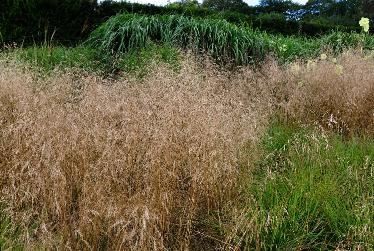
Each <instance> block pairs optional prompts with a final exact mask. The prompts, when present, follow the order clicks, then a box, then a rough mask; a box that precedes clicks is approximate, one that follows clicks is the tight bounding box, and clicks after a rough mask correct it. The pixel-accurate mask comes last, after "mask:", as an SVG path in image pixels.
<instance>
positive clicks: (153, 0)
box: [127, 0, 307, 5]
mask: <svg viewBox="0 0 374 251" xmlns="http://www.w3.org/2000/svg"><path fill="white" fill-rule="evenodd" d="M169 1H170V2H175V0H169ZM127 2H134V3H142V4H147V3H150V4H154V5H165V4H167V3H168V0H127ZM199 2H202V0H199ZM244 2H246V3H247V4H248V5H257V4H258V2H259V0H244ZM294 2H297V3H301V4H305V3H306V2H307V0H294Z"/></svg>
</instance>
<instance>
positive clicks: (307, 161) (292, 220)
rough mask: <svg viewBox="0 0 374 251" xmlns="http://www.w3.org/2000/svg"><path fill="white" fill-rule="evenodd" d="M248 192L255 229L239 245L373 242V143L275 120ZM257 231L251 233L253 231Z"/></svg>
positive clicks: (330, 246)
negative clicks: (253, 233)
mask: <svg viewBox="0 0 374 251" xmlns="http://www.w3.org/2000/svg"><path fill="white" fill-rule="evenodd" d="M262 147H263V150H264V155H263V158H262V159H261V160H260V162H259V164H258V168H256V169H255V171H254V175H255V177H256V178H255V180H254V181H253V182H252V184H251V185H250V187H249V189H248V191H249V194H250V196H249V197H251V198H252V200H251V201H250V202H249V203H250V205H249V209H248V211H247V215H246V217H247V218H248V219H247V221H249V222H254V225H255V227H256V228H257V229H256V230H254V229H245V228H244V229H242V231H243V232H246V231H247V232H246V233H247V234H246V235H245V236H244V238H243V240H244V241H243V242H242V247H243V248H244V249H245V247H249V246H251V247H253V246H256V247H261V249H264V250H268V249H270V250H284V249H308V250H335V249H336V248H338V247H340V248H344V247H357V248H358V247H361V248H363V249H364V250H370V249H371V247H373V245H374V242H373V240H374V239H373V238H372V237H373V234H374V222H373V215H374V206H373V202H372V200H373V196H374V177H373V164H374V162H373V161H374V159H373V156H374V141H373V140H372V139H363V138H361V139H358V138H357V139H356V138H353V139H349V140H346V139H343V138H342V137H341V136H336V135H335V136H334V135H328V136H326V135H322V134H321V133H320V132H312V131H310V130H306V129H302V128H299V127H298V126H290V125H286V124H283V123H275V124H273V125H272V126H271V127H270V130H269V132H268V135H267V136H266V137H265V139H264V140H263V142H262ZM252 231H253V232H256V231H259V232H260V233H261V234H260V235H259V236H258V237H257V238H255V237H254V236H251V232H252Z"/></svg>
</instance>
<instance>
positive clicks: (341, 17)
mask: <svg viewBox="0 0 374 251" xmlns="http://www.w3.org/2000/svg"><path fill="white" fill-rule="evenodd" d="M270 2H271V1H270ZM278 2H279V1H278ZM283 2H284V1H280V3H275V4H264V5H262V6H256V7H250V6H248V5H246V4H245V3H243V2H241V1H223V0H220V1H218V0H217V1H215V0H212V1H206V2H204V4H202V5H201V6H199V5H198V4H197V3H196V2H193V1H192V2H189V1H183V2H182V3H172V4H169V5H167V6H165V7H160V6H154V5H142V4H137V3H128V2H115V1H110V0H109V1H103V2H100V4H98V3H97V2H96V0H79V1H73V0H62V1H56V0H55V1H47V0H16V1H14V0H4V1H0V41H2V42H4V43H11V42H17V43H27V44H30V43H34V42H36V43H39V42H42V43H44V42H45V41H50V40H54V41H58V42H59V43H63V44H68V45H71V44H74V43H77V42H79V41H82V40H85V39H86V38H87V36H88V34H89V33H90V32H91V31H92V30H93V29H95V28H96V27H97V26H99V25H100V24H101V23H102V22H104V21H106V20H107V19H108V18H110V17H111V16H113V15H116V14H118V13H138V14H147V15H175V14H182V15H185V16H190V17H204V18H213V19H224V20H226V21H228V22H232V23H234V24H245V25H246V26H250V27H252V28H259V29H260V30H264V31H267V32H270V33H280V34H283V35H307V36H316V35H320V34H324V33H328V32H330V31H331V30H337V29H338V30H340V31H345V32H350V31H359V27H358V25H357V21H358V19H359V18H360V17H361V15H369V14H368V13H365V12H364V11H362V10H360V9H359V7H360V6H361V5H357V6H356V5H354V4H351V5H352V6H353V7H354V8H353V7H350V6H351V5H349V4H348V2H349V1H348V2H347V4H345V5H343V3H342V2H339V4H338V5H337V6H338V7H336V6H335V5H333V6H330V5H329V4H327V3H326V4H322V5H316V3H314V4H312V3H308V4H307V5H305V6H301V5H296V4H294V3H290V2H289V1H285V3H283ZM349 3H350V2H349ZM227 4H229V5H230V6H231V7H230V8H226V7H224V8H222V6H226V5H227ZM217 5H218V6H221V7H217ZM235 6H236V7H235ZM316 6H317V7H318V8H320V6H323V7H324V9H322V10H320V9H318V8H317V7H316ZM329 6H330V7H329ZM334 6H335V7H334ZM339 6H340V7H339ZM365 6H367V7H365V8H364V9H363V10H365V9H370V4H366V5H365ZM234 7H235V8H234ZM351 9H352V10H351ZM316 13H318V14H316Z"/></svg>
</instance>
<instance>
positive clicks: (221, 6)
mask: <svg viewBox="0 0 374 251" xmlns="http://www.w3.org/2000/svg"><path fill="white" fill-rule="evenodd" d="M202 6H203V7H206V8H209V9H212V10H217V11H223V10H231V11H238V12H245V11H246V10H247V9H248V8H249V6H248V5H247V4H246V3H245V2H243V0H204V1H203V4H202Z"/></svg>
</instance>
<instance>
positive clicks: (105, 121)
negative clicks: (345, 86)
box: [0, 59, 271, 250]
mask: <svg viewBox="0 0 374 251" xmlns="http://www.w3.org/2000/svg"><path fill="white" fill-rule="evenodd" d="M194 62H196V60H192V59H186V61H184V63H183V64H182V66H181V70H180V73H179V74H176V73H174V72H173V71H171V70H167V69H166V68H165V67H162V66H160V67H159V68H158V69H157V71H155V72H154V73H153V74H152V75H151V77H149V78H146V79H144V81H143V82H142V84H139V83H134V82H132V81H133V80H131V79H122V80H119V81H118V82H115V81H110V80H103V79H101V78H99V77H97V76H94V75H89V76H86V77H84V76H80V75H77V74H76V73H74V72H71V71H68V72H66V73H61V74H58V73H57V72H56V75H55V76H51V77H49V78H45V79H36V78H35V76H34V75H33V74H32V73H30V72H24V71H23V70H22V69H20V70H18V69H17V67H15V66H9V65H6V64H3V63H1V64H0V87H1V88H0V149H1V151H0V170H1V177H0V184H1V188H2V189H1V190H0V199H1V202H3V203H4V206H5V210H6V212H7V214H8V215H9V217H10V218H11V219H12V221H13V222H14V223H15V224H17V226H18V228H19V229H20V230H21V232H22V234H21V237H20V240H21V241H22V242H23V243H25V246H27V247H28V248H30V249H33V248H35V249H40V248H46V249H54V248H67V249H101V250H104V249H107V250H121V249H127V250H174V249H182V248H183V249H196V248H197V246H199V245H200V247H201V245H207V243H210V244H209V245H211V246H212V248H215V247H217V245H220V243H219V242H215V241H213V240H214V239H217V238H218V239H219V238H221V237H219V236H220V233H219V232H217V231H216V230H214V228H213V227H209V225H206V224H205V221H206V219H208V218H209V217H211V216H212V215H217V214H220V213H221V212H222V211H223V210H225V209H227V208H230V207H231V204H232V203H233V202H234V201H236V199H235V198H237V197H236V196H237V192H236V189H234V188H235V187H236V186H237V180H238V178H239V177H238V172H239V167H238V165H237V161H238V156H239V155H240V154H239V153H240V149H241V147H242V146H243V145H244V144H253V143H254V142H256V139H257V138H258V135H259V134H261V131H263V126H264V125H265V123H266V120H267V116H268V114H269V110H270V107H271V105H270V104H269V103H268V101H270V100H269V99H266V100H265V99H264V98H263V97H271V95H270V88H267V87H266V86H267V82H266V79H264V78H263V77H262V80H261V75H260V74H258V76H259V77H258V78H257V77H255V73H253V72H252V71H250V70H248V69H247V70H245V71H243V72H242V73H240V74H239V73H238V74H239V75H237V76H235V75H231V77H229V76H226V74H224V73H221V72H218V71H216V70H215V69H214V67H213V66H211V65H209V64H208V65H205V66H204V67H200V66H198V65H196V64H195V63H194ZM254 79H257V80H256V81H258V82H253V81H254ZM256 83H258V85H257V84H256ZM243 161H244V160H243ZM250 161H251V160H250V159H248V160H246V161H245V162H250ZM218 216H219V215H218ZM219 217H220V216H219ZM30 226H33V227H32V228H30ZM200 232H204V233H209V232H211V235H212V238H207V237H201V238H200V240H199V238H196V235H197V234H198V233H200ZM214 236H217V237H216V238H213V237H214ZM38 247H39V248H38Z"/></svg>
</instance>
